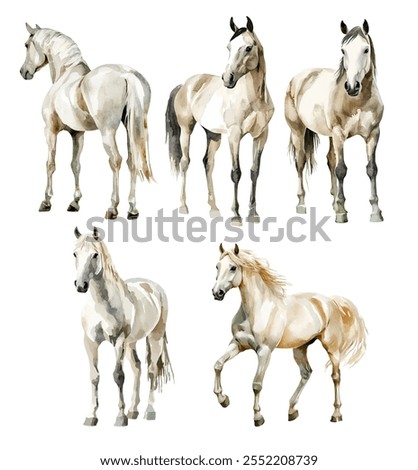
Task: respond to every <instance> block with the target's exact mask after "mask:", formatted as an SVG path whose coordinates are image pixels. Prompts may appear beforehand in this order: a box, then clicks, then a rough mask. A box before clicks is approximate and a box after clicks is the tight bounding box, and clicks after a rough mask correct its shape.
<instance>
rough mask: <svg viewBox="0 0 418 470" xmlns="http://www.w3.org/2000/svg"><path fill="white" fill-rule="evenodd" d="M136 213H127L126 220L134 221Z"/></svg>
mask: <svg viewBox="0 0 418 470" xmlns="http://www.w3.org/2000/svg"><path fill="white" fill-rule="evenodd" d="M138 215H139V213H138V211H136V212H128V220H134V219H137V218H138Z"/></svg>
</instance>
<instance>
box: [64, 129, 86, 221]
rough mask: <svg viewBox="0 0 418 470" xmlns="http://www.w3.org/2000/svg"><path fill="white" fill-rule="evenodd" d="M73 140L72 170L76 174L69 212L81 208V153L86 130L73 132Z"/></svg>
mask: <svg viewBox="0 0 418 470" xmlns="http://www.w3.org/2000/svg"><path fill="white" fill-rule="evenodd" d="M71 138H72V140H73V158H72V160H71V170H72V171H73V174H74V184H75V190H74V199H73V201H72V202H71V203H70V205H69V206H68V208H67V211H68V212H77V211H78V210H79V209H80V206H79V204H78V203H79V201H80V199H81V196H82V195H81V191H80V155H81V151H82V150H83V145H84V132H71Z"/></svg>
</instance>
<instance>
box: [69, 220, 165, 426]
mask: <svg viewBox="0 0 418 470" xmlns="http://www.w3.org/2000/svg"><path fill="white" fill-rule="evenodd" d="M74 233H75V236H76V237H77V243H76V248H75V251H74V256H75V258H76V268H77V277H76V280H75V282H74V284H75V286H76V288H77V291H78V292H82V293H86V292H87V296H88V297H87V301H86V305H85V307H84V310H83V313H82V324H83V328H84V345H85V347H86V351H87V355H88V358H89V363H90V380H91V384H92V406H91V412H90V413H89V415H88V416H87V418H86V420H85V422H84V424H85V425H86V426H95V425H96V424H97V421H98V419H97V408H98V406H99V401H98V385H99V370H98V348H99V346H100V344H101V343H102V342H103V341H110V343H112V344H113V346H114V347H115V354H116V366H115V371H114V373H113V378H114V380H115V382H116V385H117V386H118V389H119V413H118V416H117V418H116V423H115V425H116V426H126V425H127V424H128V418H131V419H136V418H137V417H138V404H139V381H140V375H141V362H140V360H139V358H138V355H137V353H136V342H137V341H138V340H140V339H142V338H146V349H147V366H148V379H149V381H150V392H149V397H148V407H147V409H146V412H145V418H146V419H155V411H154V407H153V404H154V391H155V390H156V389H157V388H159V389H161V387H162V385H163V383H165V382H167V381H168V380H169V379H170V378H171V377H172V369H171V364H170V359H169V356H168V351H167V336H166V323H167V311H168V305H167V297H166V295H165V293H164V291H163V289H162V288H161V287H160V286H159V285H158V284H156V283H155V282H153V281H149V280H147V279H129V280H127V281H123V280H122V279H121V277H120V276H119V274H118V273H117V271H116V269H115V267H114V265H113V263H112V260H111V258H110V254H109V252H108V250H107V248H106V245H105V244H104V242H103V241H101V240H100V238H99V233H98V231H97V230H96V229H94V232H93V234H92V235H91V234H90V235H89V234H86V235H82V234H81V233H80V232H79V231H78V229H77V228H76V229H75V232H74ZM125 354H126V355H127V357H128V360H129V362H130V364H131V366H132V370H133V373H134V388H133V395H132V405H131V407H130V409H129V412H128V415H126V414H125V400H124V397H123V383H124V379H125V374H124V372H123V367H122V363H123V358H124V355H125Z"/></svg>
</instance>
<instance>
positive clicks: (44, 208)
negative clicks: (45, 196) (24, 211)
mask: <svg viewBox="0 0 418 470" xmlns="http://www.w3.org/2000/svg"><path fill="white" fill-rule="evenodd" d="M50 210H51V204H49V203H48V202H45V201H42V202H41V205H40V206H39V212H49V211H50Z"/></svg>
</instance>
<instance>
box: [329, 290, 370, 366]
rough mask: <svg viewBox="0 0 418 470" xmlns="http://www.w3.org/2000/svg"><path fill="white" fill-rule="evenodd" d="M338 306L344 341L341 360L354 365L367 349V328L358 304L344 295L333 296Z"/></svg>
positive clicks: (341, 347)
mask: <svg viewBox="0 0 418 470" xmlns="http://www.w3.org/2000/svg"><path fill="white" fill-rule="evenodd" d="M332 300H334V301H335V302H336V304H337V306H338V309H339V312H340V315H341V319H342V325H343V341H342V343H341V345H340V348H339V350H340V355H341V362H343V363H345V364H347V365H348V366H353V365H354V364H355V363H356V362H358V361H359V360H360V359H361V358H362V356H363V354H364V353H365V351H366V335H367V328H366V325H365V323H364V320H363V318H362V317H361V316H360V314H359V313H358V310H357V308H356V306H355V305H354V304H353V303H352V302H350V301H349V300H348V299H346V298H344V297H332Z"/></svg>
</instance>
